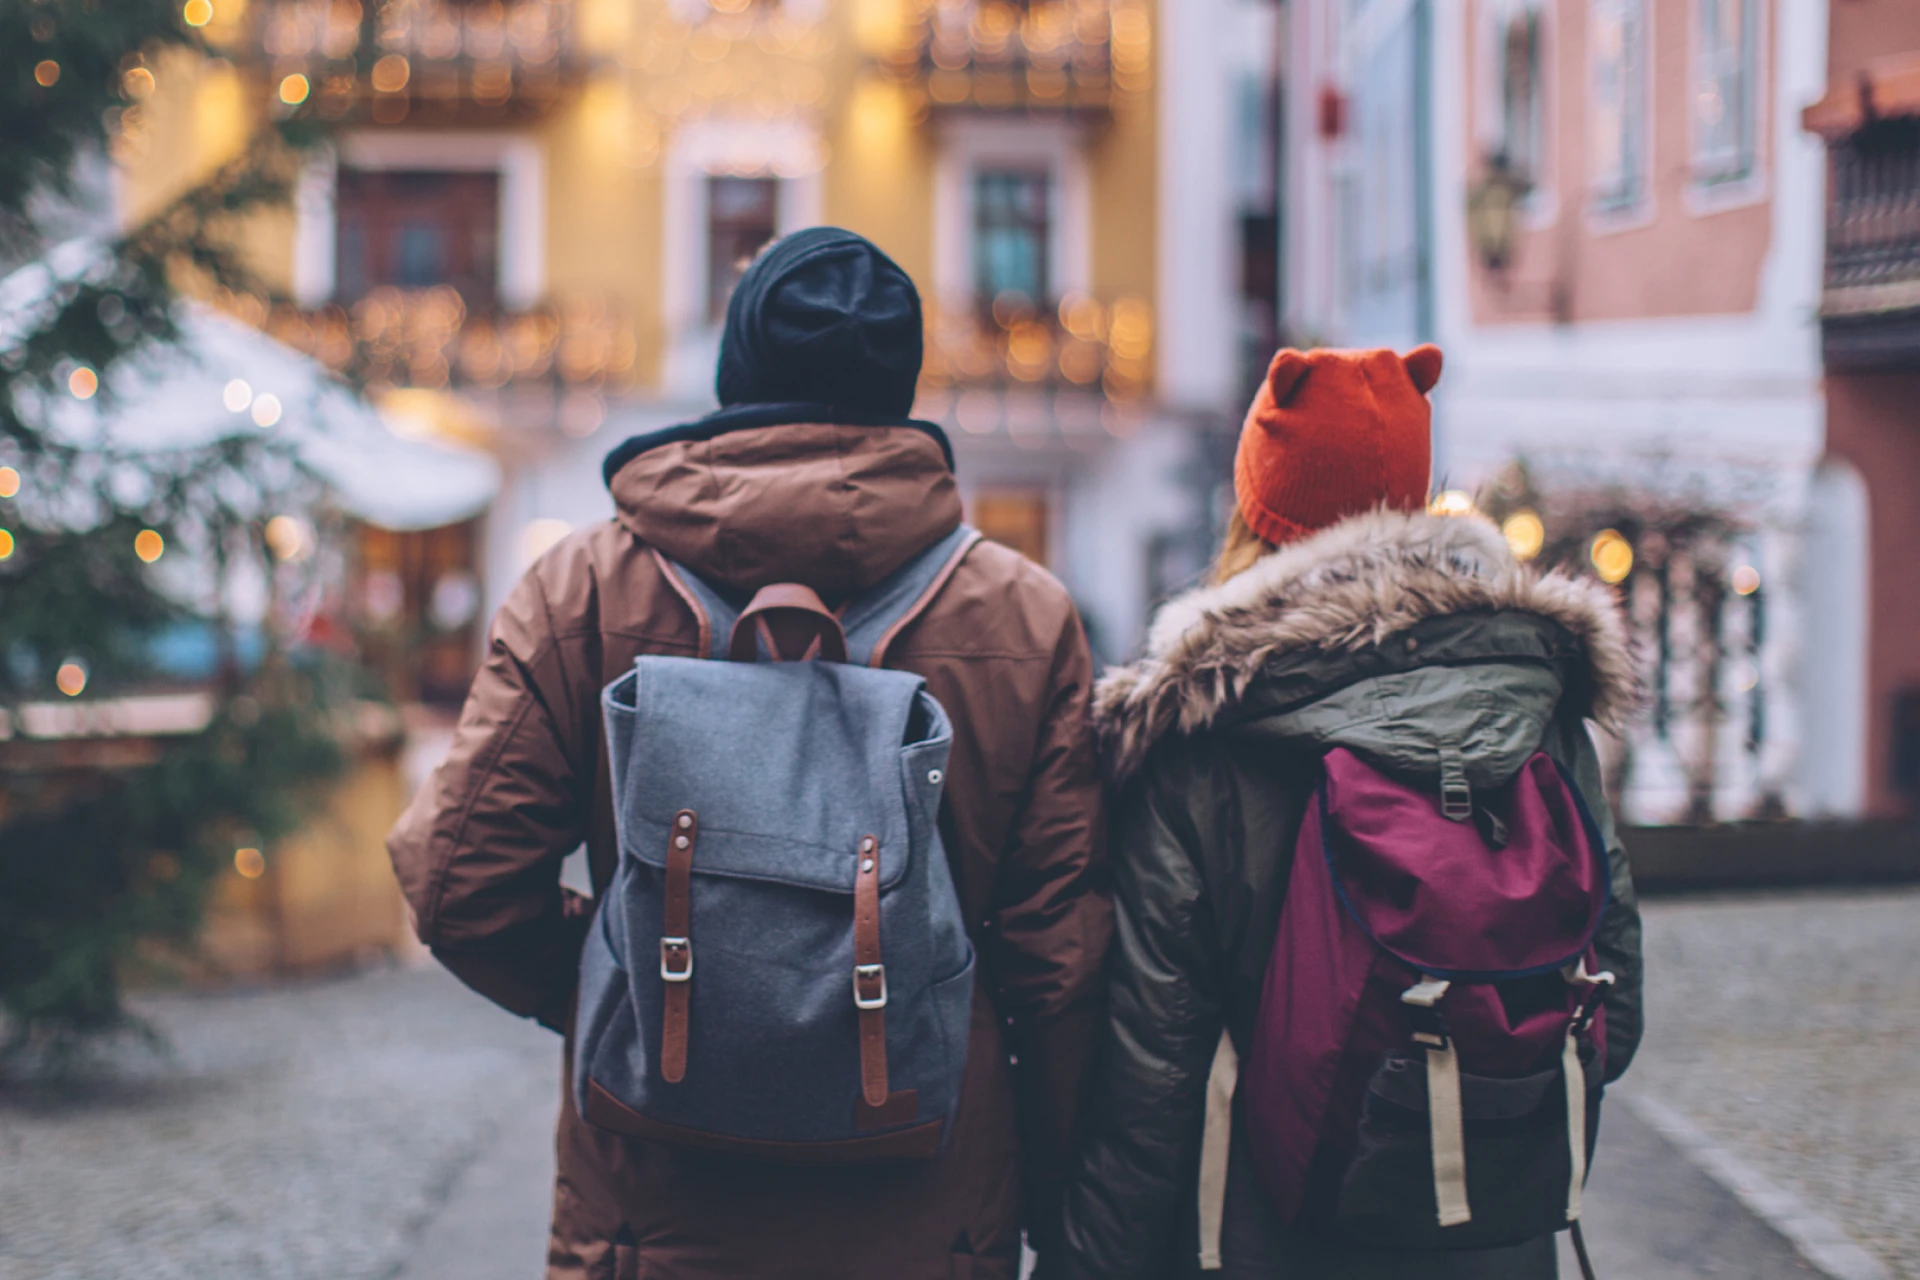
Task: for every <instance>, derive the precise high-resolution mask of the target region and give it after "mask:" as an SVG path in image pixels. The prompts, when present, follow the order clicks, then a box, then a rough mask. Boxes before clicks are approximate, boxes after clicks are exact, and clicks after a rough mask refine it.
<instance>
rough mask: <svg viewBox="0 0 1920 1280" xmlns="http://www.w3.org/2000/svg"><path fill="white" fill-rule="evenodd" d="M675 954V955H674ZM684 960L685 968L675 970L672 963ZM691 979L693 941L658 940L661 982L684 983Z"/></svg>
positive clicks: (678, 939)
mask: <svg viewBox="0 0 1920 1280" xmlns="http://www.w3.org/2000/svg"><path fill="white" fill-rule="evenodd" d="M676 953H677V954H676ZM676 960H684V961H686V965H687V967H686V968H684V969H675V968H673V967H672V965H673V963H674V961H676ZM691 977H693V941H692V939H690V938H662V939H660V979H661V981H663V982H685V981H687V979H689V978H691Z"/></svg>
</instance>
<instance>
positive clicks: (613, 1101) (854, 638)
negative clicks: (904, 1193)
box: [573, 525, 980, 1164]
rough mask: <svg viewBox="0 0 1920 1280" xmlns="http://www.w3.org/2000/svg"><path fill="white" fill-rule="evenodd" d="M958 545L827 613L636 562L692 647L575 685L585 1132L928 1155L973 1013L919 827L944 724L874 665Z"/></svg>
mask: <svg viewBox="0 0 1920 1280" xmlns="http://www.w3.org/2000/svg"><path fill="white" fill-rule="evenodd" d="M979 536H980V535H979V534H977V533H975V532H974V531H973V530H971V529H969V528H967V527H966V526H964V525H963V526H961V527H960V528H958V529H956V530H955V531H954V532H953V533H952V534H951V535H950V536H948V537H947V538H945V539H943V540H942V541H940V542H939V543H937V544H935V545H934V546H933V547H930V548H929V549H928V550H926V551H925V552H923V553H922V554H920V555H919V556H917V557H915V558H914V559H913V560H911V561H909V562H908V563H907V564H906V565H905V566H903V567H902V568H900V569H899V570H897V571H896V572H895V573H894V574H893V575H892V576H890V577H889V578H887V579H886V580H885V581H883V582H881V583H880V584H879V585H877V586H876V587H874V588H873V589H872V590H870V591H868V592H866V593H865V594H863V595H861V596H858V597H856V598H855V599H853V600H851V601H849V602H848V603H847V604H846V605H845V606H843V607H842V609H841V610H840V611H839V613H838V614H837V615H836V614H835V613H834V612H832V611H829V610H828V609H827V608H826V607H825V606H824V605H823V604H822V603H821V601H820V598H819V596H817V595H816V594H815V593H814V592H813V591H811V590H810V589H808V588H806V587H803V586H798V585H794V584H783V585H777V586H770V587H766V588H764V589H763V590H761V591H760V592H759V593H758V594H757V595H755V596H754V597H753V599H752V600H751V601H749V602H748V603H747V605H746V607H745V608H744V609H743V608H739V607H737V606H736V605H734V604H730V603H729V602H728V600H727V599H726V597H725V596H723V595H722V594H721V593H720V592H719V591H717V590H715V589H714V588H713V587H712V586H710V585H709V584H707V583H705V582H703V581H702V580H701V579H700V578H699V577H698V576H697V575H695V574H693V573H692V572H690V571H689V570H687V569H686V568H684V567H682V566H679V565H676V564H674V563H672V562H671V561H669V560H667V559H665V558H664V557H660V561H659V562H660V567H661V568H662V570H663V571H664V572H665V574H666V577H667V580H668V582H669V583H671V584H672V586H673V587H674V589H675V590H676V591H677V592H679V594H680V595H681V597H682V598H683V599H684V600H685V601H686V603H687V604H688V605H689V607H691V608H692V610H693V612H694V614H695V616H696V617H697V618H698V619H699V620H700V632H701V648H702V651H703V653H704V654H705V655H706V656H705V657H704V658H673V657H658V656H651V655H648V656H642V657H640V658H638V659H637V660H636V661H635V662H634V667H633V670H632V671H630V672H628V673H627V674H626V675H623V676H621V677H620V678H619V679H618V680H616V681H614V682H613V683H612V684H610V685H608V686H607V688H606V689H605V691H604V692H603V693H602V695H601V706H602V709H603V711H604V713H605V717H606V728H607V746H608V754H609V756H610V757H611V760H612V774H613V804H614V820H615V826H616V828H617V830H618V834H619V846H620V858H619V864H618V867H617V869H616V871H615V872H614V876H613V880H612V883H611V884H610V885H609V887H608V889H607V892H606V893H605V894H604V895H602V897H601V900H600V904H599V908H598V910H597V912H596V914H595V916H594V920H593V923H592V927H591V929H590V930H589V933H588V937H587V944H586V950H585V952H584V956H583V959H582V961H581V972H580V997H579V1009H578V1013H577V1021H576V1028H575V1034H576V1043H575V1050H574V1076H573V1087H574V1092H575V1100H576V1102H577V1103H578V1105H579V1108H580V1114H581V1115H583V1116H584V1117H585V1118H586V1119H587V1120H588V1121H589V1122H590V1123H593V1124H595V1125H598V1126H600V1127H602V1128H605V1129H609V1130H613V1131H615V1132H618V1133H623V1134H627V1135H630V1136H634V1137H640V1138H646V1139H651V1140H654V1141H658V1142H665V1143H669V1144H673V1145H676V1146H683V1147H692V1148H698V1149H704V1150H711V1151H719V1152H724V1153H729V1154H734V1155H740V1156H748V1157H754V1158H759V1159H766V1160H774V1161H779V1162H783V1163H795V1164H841V1163H867V1162H874V1161H885V1160H901V1159H919V1158H927V1157H931V1156H933V1155H935V1154H937V1153H938V1152H939V1151H940V1150H941V1148H942V1146H943V1145H944V1143H945V1141H946V1135H947V1131H948V1128H949V1124H950V1121H951V1120H952V1118H953V1112H954V1108H955V1106H956V1105H957V1104H958V1102H959V1094H960V1079H961V1076H962V1074H963V1072H964V1070H965V1066H966V1060H967V1024H968V1016H969V1012H970V1009H971V1006H972V1002H973V967H974V960H973V946H972V944H971V943H970V942H969V941H968V938H967V932H966V926H965V921H964V918H963V916H962V914H961V910H960V900H959V896H958V894H957V893H956V892H955V891H954V886H953V878H952V875H951V873H950V872H949V870H948V868H947V859H946V853H945V851H944V850H943V849H942V847H941V842H940V833H939V828H938V825H937V817H938V814H939V809H940V795H941V789H942V783H943V781H944V779H945V774H946V767H947V752H948V750H949V749H950V748H951V746H952V744H953V733H952V729H951V727H950V725H949V723H948V720H947V715H946V712H945V711H944V710H943V709H942V708H941V706H940V704H939V702H938V701H936V700H935V699H934V697H933V695H932V694H930V693H929V692H928V691H927V687H926V682H925V681H924V680H922V679H921V678H920V677H919V676H916V675H913V674H912V673H910V672H905V671H888V670H884V669H883V668H882V664H883V663H884V661H885V659H886V654H887V648H888V646H889V645H890V644H891V642H892V641H893V639H894V638H895V637H896V636H897V635H898V634H899V633H900V631H901V629H902V628H903V627H905V626H906V624H907V623H909V622H910V621H912V620H913V619H914V618H915V617H916V616H918V615H919V614H920V613H921V611H923V610H924V609H925V608H926V607H927V605H928V604H929V603H930V602H931V601H932V600H933V598H934V596H935V595H936V594H938V592H939V591H940V589H941V587H942V586H944V585H945V584H946V581H947V579H948V578H949V577H950V576H951V575H952V573H953V571H954V569H956V568H957V567H958V566H959V563H960V561H961V560H962V559H963V558H964V557H965V556H966V554H967V552H968V551H969V550H970V549H971V548H972V547H973V545H974V543H975V542H976V541H977V540H978V539H979ZM796 631H798V632H799V633H800V634H802V635H804V636H805V637H806V638H807V641H806V642H803V644H802V645H797V646H796V645H791V644H790V648H791V647H803V648H804V652H802V653H799V654H794V653H791V652H789V653H786V654H784V655H783V654H782V653H781V652H780V649H779V644H778V641H777V639H776V636H778V637H780V638H784V639H787V640H789V641H791V637H792V636H793V635H794V633H795V632H796ZM796 658H797V659H798V660H783V659H796ZM768 659H771V661H769V660H768Z"/></svg>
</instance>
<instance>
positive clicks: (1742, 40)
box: [1693, 0, 1760, 183]
mask: <svg viewBox="0 0 1920 1280" xmlns="http://www.w3.org/2000/svg"><path fill="white" fill-rule="evenodd" d="M1696 4H1697V11H1698V20H1697V30H1696V32H1695V36H1694V55H1695V56H1694V63H1695V66H1694V80H1695V86H1694V95H1693V101H1694V134H1693V136H1694V156H1693V167H1694V173H1695V176H1696V177H1698V178H1699V179H1700V181H1702V182H1706V183H1720V182H1739V181H1741V180H1742V179H1744V178H1747V177H1749V176H1751V174H1752V173H1753V169H1754V161H1755V151H1756V143H1757V139H1758V137H1759V131H1760V115H1759V85H1760V0H1696Z"/></svg>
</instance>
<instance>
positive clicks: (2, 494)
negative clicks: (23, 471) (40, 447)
mask: <svg viewBox="0 0 1920 1280" xmlns="http://www.w3.org/2000/svg"><path fill="white" fill-rule="evenodd" d="M18 492H20V473H19V472H18V471H15V470H14V469H13V468H12V467H0V498H11V497H12V496H13V495H14V494H16V493H18Z"/></svg>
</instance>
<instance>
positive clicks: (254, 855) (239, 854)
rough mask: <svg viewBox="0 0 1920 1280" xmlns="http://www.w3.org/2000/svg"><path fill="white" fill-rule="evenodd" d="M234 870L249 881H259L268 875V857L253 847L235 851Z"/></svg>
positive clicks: (249, 846)
mask: <svg viewBox="0 0 1920 1280" xmlns="http://www.w3.org/2000/svg"><path fill="white" fill-rule="evenodd" d="M233 869H234V870H235V871H238V872H239V873H240V874H241V875H243V876H245V877H246V878H247V879H249V880H258V879H259V878H260V877H261V876H263V875H265V874H266V870H267V856H266V855H265V854H263V853H261V852H260V851H259V850H258V849H256V848H254V847H253V846H252V845H248V846H247V847H246V848H244V849H235V850H234V851H233Z"/></svg>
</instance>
